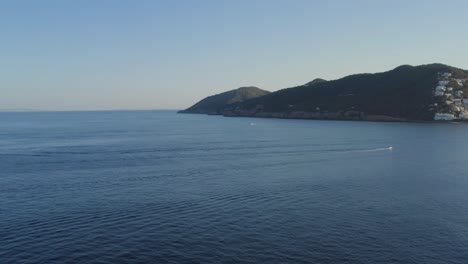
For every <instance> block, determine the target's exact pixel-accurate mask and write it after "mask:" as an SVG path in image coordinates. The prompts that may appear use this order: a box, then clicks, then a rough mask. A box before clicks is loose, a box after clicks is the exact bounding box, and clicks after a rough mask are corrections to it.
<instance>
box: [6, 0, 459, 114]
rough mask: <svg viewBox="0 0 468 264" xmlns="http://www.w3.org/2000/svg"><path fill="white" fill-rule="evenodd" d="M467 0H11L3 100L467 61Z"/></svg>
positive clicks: (100, 103) (72, 102)
mask: <svg viewBox="0 0 468 264" xmlns="http://www.w3.org/2000/svg"><path fill="white" fill-rule="evenodd" d="M467 26H468V1H465V0H447V1H432V0H424V1H422V0H421V1H417V0H414V1H407V0H388V1H385V0H352V1H349V0H323V1H321V0H236V1H231V0H138V1H135V0H80V1H73V0H41V1H36V0H29V1H26V0H0V109H23V108H27V109H37V110H111V109H182V108H186V107H188V106H190V105H192V104H193V103H195V102H196V101H198V100H200V99H202V98H204V97H205V96H207V95H212V94H216V93H221V92H223V91H227V90H231V89H235V88H238V87H241V86H257V87H260V88H262V89H265V90H270V91H276V90H279V89H282V88H287V87H292V86H296V85H300V84H304V83H307V82H309V81H311V80H313V79H315V78H324V79H328V80H330V79H337V78H341V77H344V76H346V75H349V74H355V73H364V72H381V71H387V70H390V69H393V68H395V67H397V66H399V65H402V64H411V65H419V64H428V63H434V62H438V63H445V64H449V65H451V66H455V67H458V68H463V69H468V52H467V49H468V33H467Z"/></svg>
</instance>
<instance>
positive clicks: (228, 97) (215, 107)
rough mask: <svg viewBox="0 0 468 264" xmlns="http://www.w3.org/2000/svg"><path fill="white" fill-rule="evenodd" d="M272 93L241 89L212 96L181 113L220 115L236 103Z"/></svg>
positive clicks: (247, 88)
mask: <svg viewBox="0 0 468 264" xmlns="http://www.w3.org/2000/svg"><path fill="white" fill-rule="evenodd" d="M269 93H270V92H268V91H265V90H262V89H260V88H257V87H253V86H251V87H241V88H238V89H235V90H231V91H227V92H224V93H221V94H217V95H212V96H209V97H206V98H205V99H203V100H201V101H199V102H198V103H196V104H194V105H193V106H191V107H189V108H187V109H185V110H182V111H179V113H193V114H220V113H221V112H220V110H221V109H223V108H225V107H227V106H229V105H231V104H236V103H242V102H244V101H246V100H249V99H253V98H257V97H260V96H264V95H267V94H269Z"/></svg>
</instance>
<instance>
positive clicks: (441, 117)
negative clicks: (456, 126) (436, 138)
mask: <svg viewBox="0 0 468 264" xmlns="http://www.w3.org/2000/svg"><path fill="white" fill-rule="evenodd" d="M454 119H455V116H454V115H453V114H449V113H437V114H435V116H434V120H444V121H451V120H454Z"/></svg>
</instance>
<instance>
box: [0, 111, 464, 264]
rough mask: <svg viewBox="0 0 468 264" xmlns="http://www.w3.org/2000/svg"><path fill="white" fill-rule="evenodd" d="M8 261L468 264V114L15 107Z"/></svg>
mask: <svg viewBox="0 0 468 264" xmlns="http://www.w3.org/2000/svg"><path fill="white" fill-rule="evenodd" d="M0 263H2V264H3V263H5V264H10V263H12V264H16V263H44V264H53V263H60V264H61V263H86V264H87V263H103V264H105V263H359V264H361V263H363V264H366V263H369V264H376V263H424V264H435V263H437V264H439V263H460V264H462V263H463V264H466V263H468V124H460V123H381V122H356V121H312V120H288V119H261V118H226V117H221V116H208V115H194V114H177V113H176V112H175V111H101V112H30V113H0Z"/></svg>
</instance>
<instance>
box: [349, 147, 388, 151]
mask: <svg viewBox="0 0 468 264" xmlns="http://www.w3.org/2000/svg"><path fill="white" fill-rule="evenodd" d="M392 150H393V147H392V146H389V147H386V148H374V149H358V150H352V151H350V152H376V151H392Z"/></svg>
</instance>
